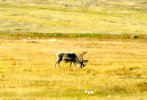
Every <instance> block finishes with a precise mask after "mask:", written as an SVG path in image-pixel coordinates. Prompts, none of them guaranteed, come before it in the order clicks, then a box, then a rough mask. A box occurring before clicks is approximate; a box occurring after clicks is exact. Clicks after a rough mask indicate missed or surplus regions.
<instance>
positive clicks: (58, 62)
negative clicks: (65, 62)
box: [55, 59, 62, 67]
mask: <svg viewBox="0 0 147 100" xmlns="http://www.w3.org/2000/svg"><path fill="white" fill-rule="evenodd" d="M61 61H62V59H59V60H58V61H57V62H56V63H55V67H56V65H57V64H58V66H59V67H60V62H61Z"/></svg>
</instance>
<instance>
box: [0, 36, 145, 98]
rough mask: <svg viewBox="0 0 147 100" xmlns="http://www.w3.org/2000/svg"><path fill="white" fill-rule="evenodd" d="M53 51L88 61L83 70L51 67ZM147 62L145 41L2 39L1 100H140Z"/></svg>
mask: <svg viewBox="0 0 147 100" xmlns="http://www.w3.org/2000/svg"><path fill="white" fill-rule="evenodd" d="M58 51H64V52H71V51H72V52H76V53H77V54H80V53H81V52H82V51H87V52H88V53H87V54H86V55H85V58H88V59H89V63H88V64H87V66H86V67H84V68H82V69H81V68H75V67H74V65H73V66H72V68H70V67H69V64H64V63H62V64H61V68H58V67H57V68H55V67H54V63H55V61H56V56H55V53H56V52H58ZM146 61H147V41H146V40H141V39H140V40H139V39H121V40H120V39H115V40H113V39H92V38H89V39H88V38H49V39H31V38H27V39H20V40H12V39H7V40H6V39H5V40H4V39H1V41H0V84H1V85H0V97H1V98H2V99H24V98H26V99H41V100H43V99H44V100H47V99H59V100H60V99H61V100H69V99H73V100H77V99H79V100H80V99H82V100H83V99H84V100H85V99H87V100H90V99H91V100H97V99H101V100H107V99H108V100H119V99H120V100H134V99H140V100H145V99H146V98H147V96H146V95H147V62H146ZM86 90H92V91H93V92H94V93H93V94H91V95H90V94H87V93H85V91H86Z"/></svg>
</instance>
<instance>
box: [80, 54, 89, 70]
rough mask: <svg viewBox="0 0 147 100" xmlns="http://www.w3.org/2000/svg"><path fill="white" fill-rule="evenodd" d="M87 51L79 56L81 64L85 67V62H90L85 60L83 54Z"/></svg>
mask: <svg viewBox="0 0 147 100" xmlns="http://www.w3.org/2000/svg"><path fill="white" fill-rule="evenodd" d="M86 53H87V52H83V53H82V54H80V56H79V58H80V61H81V64H80V67H81V68H82V67H85V66H86V65H85V63H87V62H88V60H84V58H83V56H84V55H85V54H86Z"/></svg>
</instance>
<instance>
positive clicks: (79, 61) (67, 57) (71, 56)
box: [55, 53, 87, 68]
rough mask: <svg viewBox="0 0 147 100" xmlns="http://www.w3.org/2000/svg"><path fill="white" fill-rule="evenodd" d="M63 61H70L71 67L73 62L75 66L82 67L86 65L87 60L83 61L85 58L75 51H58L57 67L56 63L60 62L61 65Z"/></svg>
mask: <svg viewBox="0 0 147 100" xmlns="http://www.w3.org/2000/svg"><path fill="white" fill-rule="evenodd" d="M82 56H83V55H82ZM61 61H63V62H70V67H71V65H72V63H74V64H75V66H76V65H79V66H80V67H81V68H82V67H83V66H85V65H84V62H85V60H84V62H83V58H82V57H79V56H77V55H76V54H75V53H57V62H56V63H55V67H56V64H58V66H59V67H60V62H61ZM86 61H87V60H86Z"/></svg>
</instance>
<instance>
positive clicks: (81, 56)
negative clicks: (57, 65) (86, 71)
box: [80, 51, 87, 61]
mask: <svg viewBox="0 0 147 100" xmlns="http://www.w3.org/2000/svg"><path fill="white" fill-rule="evenodd" d="M86 53H87V51H85V52H83V53H82V54H81V55H80V58H81V61H83V56H84V55H85V54H86Z"/></svg>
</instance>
